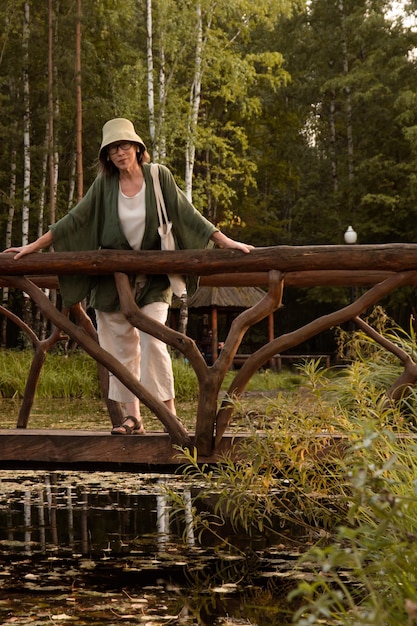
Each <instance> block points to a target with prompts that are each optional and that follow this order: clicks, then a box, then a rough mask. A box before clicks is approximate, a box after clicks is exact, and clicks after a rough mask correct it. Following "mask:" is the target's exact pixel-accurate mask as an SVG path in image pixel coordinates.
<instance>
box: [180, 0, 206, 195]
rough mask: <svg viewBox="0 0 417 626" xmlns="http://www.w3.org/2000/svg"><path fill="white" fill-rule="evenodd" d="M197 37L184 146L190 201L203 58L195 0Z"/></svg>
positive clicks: (201, 35) (200, 28)
mask: <svg viewBox="0 0 417 626" xmlns="http://www.w3.org/2000/svg"><path fill="white" fill-rule="evenodd" d="M196 11H197V29H196V32H197V37H196V48H195V61H194V80H193V84H192V86H191V90H190V102H189V107H190V110H189V117H188V128H187V143H186V147H185V189H184V193H185V195H186V197H187V199H188V200H189V201H190V202H192V197H193V170H194V161H195V133H196V128H197V121H198V112H199V109H200V98H201V82H202V75H203V72H202V58H203V18H202V12H201V4H200V2H197V6H196Z"/></svg>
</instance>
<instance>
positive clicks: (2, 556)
mask: <svg viewBox="0 0 417 626" xmlns="http://www.w3.org/2000/svg"><path fill="white" fill-rule="evenodd" d="M0 480H1V492H0V560H1V572H0V623H1V624H4V625H5V624H32V625H43V624H49V625H50V624H51V623H53V624H77V625H81V624H128V625H129V624H132V625H133V624H146V625H148V626H151V625H156V624H161V625H162V624H183V625H188V624H199V625H202V626H204V625H209V624H213V625H214V624H218V625H221V624H229V625H232V624H234V625H240V624H249V625H250V624H252V625H258V626H273V625H274V624H280V626H282V625H285V624H291V615H292V611H291V610H290V607H289V606H288V603H287V600H286V597H287V594H288V592H289V590H290V589H291V588H292V587H293V585H294V580H295V579H296V578H297V577H300V576H305V575H306V573H305V572H301V571H299V570H298V568H297V565H296V563H297V559H298V557H299V556H300V549H299V548H298V547H295V544H293V543H292V542H291V541H288V542H286V541H283V540H282V536H281V539H280V540H277V539H276V538H275V539H274V540H271V539H269V538H267V537H265V536H262V535H260V536H259V537H257V538H254V539H253V538H252V539H249V538H248V537H245V536H238V535H236V534H234V535H233V536H232V534H233V533H232V531H231V529H230V528H223V529H221V533H222V536H217V538H216V539H215V540H213V537H212V536H211V535H210V534H209V533H208V534H207V535H206V536H204V535H203V536H196V534H195V532H194V530H193V526H192V523H191V502H192V496H193V495H195V492H196V490H198V485H195V484H192V485H190V484H188V481H185V480H184V478H183V477H182V476H181V475H178V476H177V475H161V474H158V475H156V474H147V475H137V474H130V473H112V472H92V473H86V472H71V471H66V472H61V471H53V472H48V471H29V470H24V471H15V470H14V471H11V470H7V471H2V472H0ZM167 490H168V491H174V492H177V493H179V492H181V494H182V495H183V501H184V503H185V510H184V511H183V513H184V514H183V515H175V514H174V515H173V514H172V510H170V509H171V504H170V500H169V499H168V498H167ZM188 507H190V510H187V509H188ZM284 536H285V533H284ZM222 539H223V540H224V544H223V545H222ZM229 541H232V542H233V544H234V545H235V547H236V549H235V550H233V551H230V550H228V549H226V547H225V546H226V542H229Z"/></svg>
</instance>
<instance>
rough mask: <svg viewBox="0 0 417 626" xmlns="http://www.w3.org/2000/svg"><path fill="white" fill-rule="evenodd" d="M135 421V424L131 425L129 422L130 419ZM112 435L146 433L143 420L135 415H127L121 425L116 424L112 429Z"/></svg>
mask: <svg viewBox="0 0 417 626" xmlns="http://www.w3.org/2000/svg"><path fill="white" fill-rule="evenodd" d="M129 420H130V421H131V422H133V426H129V424H127V422H128V421H129ZM111 434H112V435H144V434H145V428H144V426H143V424H142V420H138V418H137V417H135V416H134V415H127V416H126V417H125V419H124V422H123V424H120V425H119V426H115V427H114V428H113V429H112V431H111Z"/></svg>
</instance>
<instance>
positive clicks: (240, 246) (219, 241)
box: [211, 230, 255, 254]
mask: <svg viewBox="0 0 417 626" xmlns="http://www.w3.org/2000/svg"><path fill="white" fill-rule="evenodd" d="M211 239H212V240H213V241H214V243H215V244H216V245H218V246H220V247H221V248H231V249H234V250H241V251H242V252H244V253H245V254H248V253H249V252H250V251H251V250H254V248H255V246H252V245H251V244H249V243H242V242H241V241H235V240H234V239H231V238H230V237H226V235H224V234H223V233H221V232H220V231H219V230H218V231H216V232H215V233H213V235H212V236H211Z"/></svg>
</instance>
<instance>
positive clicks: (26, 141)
mask: <svg viewBox="0 0 417 626" xmlns="http://www.w3.org/2000/svg"><path fill="white" fill-rule="evenodd" d="M29 32H30V3H29V0H26V2H25V5H24V20H23V37H22V49H23V106H24V112H23V161H24V171H23V206H22V245H26V244H27V243H28V242H29V204H30V168H31V164H30V99H29Z"/></svg>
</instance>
